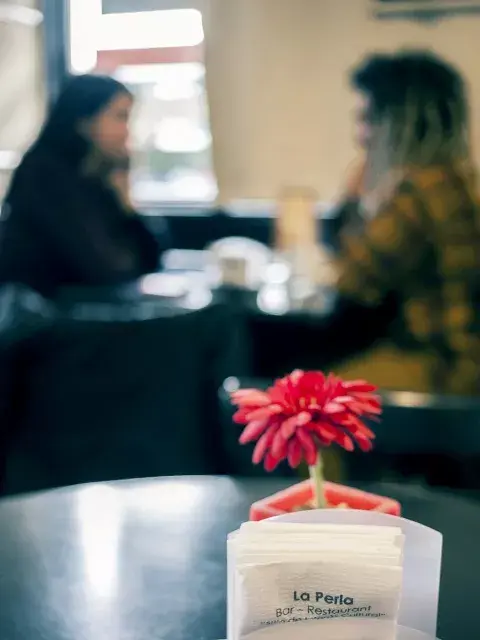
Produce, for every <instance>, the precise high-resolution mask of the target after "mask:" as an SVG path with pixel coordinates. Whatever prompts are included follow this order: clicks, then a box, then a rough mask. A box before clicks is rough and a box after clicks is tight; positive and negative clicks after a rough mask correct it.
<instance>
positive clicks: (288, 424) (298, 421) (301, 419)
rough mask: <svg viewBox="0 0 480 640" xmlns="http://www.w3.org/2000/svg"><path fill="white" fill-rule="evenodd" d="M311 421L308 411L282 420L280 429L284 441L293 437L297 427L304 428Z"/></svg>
mask: <svg viewBox="0 0 480 640" xmlns="http://www.w3.org/2000/svg"><path fill="white" fill-rule="evenodd" d="M311 420H312V416H311V414H310V413H309V412H308V411H301V412H300V413H299V414H297V415H296V416H292V417H291V418H287V419H286V420H284V421H283V424H282V427H281V429H282V434H283V437H284V438H285V440H289V439H290V438H291V437H292V436H293V435H294V433H295V431H296V430H297V429H298V427H302V426H305V425H306V424H308V423H309V422H311Z"/></svg>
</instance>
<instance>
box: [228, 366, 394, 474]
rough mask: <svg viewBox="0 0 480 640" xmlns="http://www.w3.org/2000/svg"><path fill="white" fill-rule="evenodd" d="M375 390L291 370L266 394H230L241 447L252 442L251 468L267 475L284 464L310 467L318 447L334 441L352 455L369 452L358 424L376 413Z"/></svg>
mask: <svg viewBox="0 0 480 640" xmlns="http://www.w3.org/2000/svg"><path fill="white" fill-rule="evenodd" d="M376 389H377V388H376V387H375V386H374V385H372V384H369V383H368V382H365V381H363V380H355V381H350V382H349V381H343V380H341V379H340V378H338V377H337V376H335V375H333V374H329V375H328V376H325V375H324V374H323V373H322V372H320V371H306V372H304V371H294V372H293V373H291V374H290V375H288V376H286V377H285V378H281V379H280V380H277V381H276V382H275V383H274V385H273V386H272V387H270V388H269V389H267V391H260V390H258V389H241V390H239V391H234V392H233V393H232V394H231V400H232V403H233V404H234V405H236V406H237V408H238V410H237V412H236V413H235V415H234V421H235V422H237V423H238V424H244V425H246V427H245V429H244V430H243V433H242V435H241V436H240V442H241V444H247V443H248V442H253V441H256V440H257V441H258V442H257V444H256V447H255V451H254V453H253V463H254V464H259V463H260V462H261V461H262V460H263V461H264V466H265V469H266V470H267V471H273V469H275V467H276V466H277V465H278V464H279V463H280V462H281V461H282V460H288V463H289V464H290V466H292V467H298V465H299V464H300V462H301V461H302V459H305V461H306V462H307V464H308V465H309V466H312V465H314V464H316V462H317V460H318V449H319V447H327V446H330V445H331V444H332V443H334V442H336V443H337V444H338V445H340V446H341V447H343V448H344V449H346V450H347V451H353V449H354V442H356V443H357V445H358V446H359V447H360V449H362V450H363V451H369V450H370V449H371V448H372V440H373V439H374V438H375V434H374V433H373V432H372V431H371V430H370V429H369V428H368V427H367V426H366V425H365V423H364V422H363V420H362V418H363V419H374V418H376V417H377V416H379V415H380V414H381V412H382V409H381V401H380V398H379V397H378V396H377V395H375V394H374V392H375V391H376Z"/></svg>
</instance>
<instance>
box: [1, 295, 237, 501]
mask: <svg viewBox="0 0 480 640" xmlns="http://www.w3.org/2000/svg"><path fill="white" fill-rule="evenodd" d="M140 304H141V302H137V303H135V305H134V308H132V316H131V317H130V319H128V317H127V315H126V308H125V305H123V306H122V307H121V309H120V310H119V314H120V316H119V317H120V318H121V319H119V320H115V319H114V307H113V306H111V307H109V313H108V314H107V315H106V316H105V315H103V314H102V313H100V314H99V315H98V316H95V314H93V311H94V305H93V306H92V307H90V311H92V314H93V315H91V317H94V318H97V319H88V316H86V315H85V313H83V314H79V315H77V318H78V317H80V318H82V319H72V318H63V319H58V320H57V321H56V322H55V323H54V324H53V326H51V327H50V328H48V329H46V330H44V331H43V332H42V334H41V335H39V337H38V339H37V340H35V341H33V344H31V345H30V359H29V361H30V366H29V370H28V372H27V385H26V389H25V395H24V411H23V415H22V424H21V433H20V434H19V435H18V437H17V438H16V439H15V442H13V443H12V446H11V448H10V450H9V455H8V461H7V468H6V491H7V492H8V493H18V492H25V491H33V490H38V489H45V488H50V487H58V486H65V485H71V484H77V483H84V482H98V481H108V480H118V479H123V478H135V477H148V476H161V475H178V474H214V473H221V472H222V471H223V468H222V464H223V455H222V447H221V439H220V438H219V434H218V428H217V427H218V421H217V420H216V390H217V388H218V384H219V381H220V380H221V379H223V377H224V376H225V373H226V369H228V367H229V366H234V365H233V364H231V365H230V364H228V363H225V354H227V353H228V352H229V340H230V335H231V334H232V333H233V327H232V326H231V323H230V321H229V318H228V317H227V316H228V309H226V308H225V307H223V306H221V305H217V304H214V303H211V304H209V305H207V306H206V307H204V308H201V309H197V310H186V309H185V310H183V311H181V310H180V309H179V308H178V307H177V308H175V310H174V311H172V310H171V309H170V310H169V309H168V308H166V307H165V306H164V305H160V306H159V307H158V310H157V313H156V314H155V313H154V312H153V308H152V305H151V302H149V303H148V305H149V306H148V313H145V314H143V317H146V318H147V319H145V320H141V319H138V318H141V317H142V313H140V312H139V307H138V305H140ZM84 311H85V310H84ZM73 315H75V314H73ZM103 317H105V319H104V320H102V319H98V318H103ZM224 363H225V367H226V369H224V368H223V364H224Z"/></svg>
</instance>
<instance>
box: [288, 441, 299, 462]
mask: <svg viewBox="0 0 480 640" xmlns="http://www.w3.org/2000/svg"><path fill="white" fill-rule="evenodd" d="M301 461H302V447H301V445H300V442H299V441H298V440H297V439H296V438H292V439H291V440H290V442H289V443H288V464H289V465H290V466H291V467H292V468H293V469H296V468H297V467H298V465H299V464H300V462H301Z"/></svg>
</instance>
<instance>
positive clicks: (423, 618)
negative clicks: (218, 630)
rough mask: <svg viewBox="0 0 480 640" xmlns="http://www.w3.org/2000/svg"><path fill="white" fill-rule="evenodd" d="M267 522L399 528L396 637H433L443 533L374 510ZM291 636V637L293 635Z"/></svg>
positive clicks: (231, 576)
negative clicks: (401, 559)
mask: <svg viewBox="0 0 480 640" xmlns="http://www.w3.org/2000/svg"><path fill="white" fill-rule="evenodd" d="M269 522H294V523H315V524H337V525H342V524H343V525H375V526H384V527H387V526H390V527H392V526H394V527H399V528H400V529H401V530H402V532H403V533H404V535H405V546H404V564H403V584H402V595H401V601H400V611H399V616H398V624H399V626H400V627H404V628H405V629H404V630H402V631H401V632H399V636H398V640H417V639H418V640H435V638H436V632H437V616H438V599H439V593H440V572H441V564H442V541H443V539H442V534H441V533H439V532H438V531H435V530H434V529H430V528H429V527H426V526H424V525H422V524H419V523H418V522H413V521H411V520H406V519H405V518H399V517H396V516H390V515H386V514H383V513H378V512H373V511H355V510H353V509H348V510H347V509H345V510H340V509H318V510H313V511H299V512H297V513H288V514H285V515H281V516H277V517H275V518H271V519H270V520H269ZM227 562H228V600H227V609H228V611H227V628H228V640H233V628H234V627H233V606H234V599H233V588H234V579H235V575H234V571H235V567H234V565H233V561H232V557H231V552H230V550H228V551H227ZM292 637H293V636H292Z"/></svg>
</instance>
